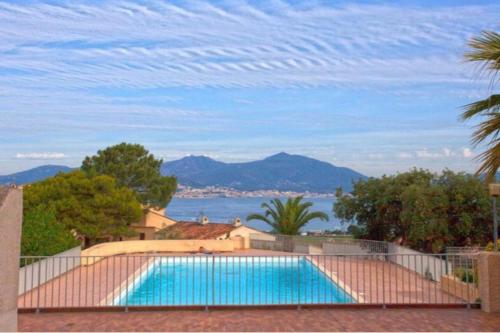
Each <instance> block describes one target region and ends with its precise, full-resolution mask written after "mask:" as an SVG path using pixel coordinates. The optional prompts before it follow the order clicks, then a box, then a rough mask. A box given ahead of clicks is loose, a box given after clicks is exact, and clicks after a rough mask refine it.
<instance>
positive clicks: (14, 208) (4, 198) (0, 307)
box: [0, 187, 23, 332]
mask: <svg viewBox="0 0 500 333" xmlns="http://www.w3.org/2000/svg"><path fill="white" fill-rule="evenodd" d="M22 218H23V192H22V190H21V189H18V188H5V187H4V188H1V187H0V253H1V255H0V331H2V332H10V331H17V290H18V285H19V281H18V280H19V255H20V246H21V229H22Z"/></svg>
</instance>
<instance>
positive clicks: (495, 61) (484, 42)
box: [465, 31, 500, 83]
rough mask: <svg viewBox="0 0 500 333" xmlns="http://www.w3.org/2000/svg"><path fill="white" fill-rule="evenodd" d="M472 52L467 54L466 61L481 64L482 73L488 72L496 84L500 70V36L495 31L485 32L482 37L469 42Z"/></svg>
mask: <svg viewBox="0 0 500 333" xmlns="http://www.w3.org/2000/svg"><path fill="white" fill-rule="evenodd" d="M469 47H470V48H471V49H472V50H471V51H469V52H467V53H465V59H466V60H467V61H472V62H481V63H482V66H481V71H488V72H489V73H488V75H491V76H492V83H494V80H495V75H496V73H497V72H498V71H499V70H500V34H499V33H497V32H494V31H483V32H482V33H481V35H480V36H478V37H473V38H472V39H471V40H470V41H469Z"/></svg>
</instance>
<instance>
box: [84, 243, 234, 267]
mask: <svg viewBox="0 0 500 333" xmlns="http://www.w3.org/2000/svg"><path fill="white" fill-rule="evenodd" d="M239 242H240V241H239V240H238V241H235V240H233V239H224V240H214V239H206V240H205V239H203V240H202V239H195V240H137V241H135V240H134V241H122V242H108V243H102V244H98V245H95V246H92V247H90V248H88V249H86V250H84V251H82V256H84V257H85V256H89V257H95V258H88V260H85V262H83V263H82V265H87V263H88V264H91V263H93V262H95V261H97V260H100V259H101V258H100V257H106V256H113V255H117V254H135V253H151V252H194V251H198V250H199V249H200V248H201V247H203V248H204V249H205V250H206V251H212V252H232V251H234V250H235V249H238V244H239Z"/></svg>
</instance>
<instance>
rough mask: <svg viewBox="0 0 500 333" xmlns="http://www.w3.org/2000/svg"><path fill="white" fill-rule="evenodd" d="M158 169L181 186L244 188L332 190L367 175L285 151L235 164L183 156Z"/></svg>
mask: <svg viewBox="0 0 500 333" xmlns="http://www.w3.org/2000/svg"><path fill="white" fill-rule="evenodd" d="M161 171H162V174H165V175H175V176H177V177H178V180H179V183H181V184H183V185H188V186H192V187H207V186H217V187H230V188H234V189H236V190H243V191H256V190H280V191H296V192H306V191H309V192H317V193H331V192H334V191H335V189H336V188H337V187H339V186H341V187H343V188H344V189H345V190H350V189H351V188H352V181H354V180H357V179H360V178H363V179H364V178H366V176H364V175H362V174H361V173H359V172H357V171H354V170H352V169H349V168H346V167H337V166H334V165H332V164H330V163H327V162H323V161H319V160H316V159H313V158H310V157H306V156H302V155H292V154H287V153H285V152H281V153H278V154H275V155H271V156H268V157H266V158H264V159H262V160H257V161H251V162H238V163H225V162H220V161H216V160H214V159H211V158H209V157H206V156H186V157H184V158H181V159H179V160H175V161H170V162H164V163H163V165H162V168H161Z"/></svg>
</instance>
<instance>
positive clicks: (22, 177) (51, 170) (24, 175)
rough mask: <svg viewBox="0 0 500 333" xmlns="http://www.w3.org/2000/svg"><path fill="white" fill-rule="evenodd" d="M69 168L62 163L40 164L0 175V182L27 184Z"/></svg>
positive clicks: (69, 169) (66, 170)
mask: <svg viewBox="0 0 500 333" xmlns="http://www.w3.org/2000/svg"><path fill="white" fill-rule="evenodd" d="M71 170H73V169H72V168H70V167H67V166H64V165H42V166H39V167H36V168H33V169H29V170H25V171H21V172H17V173H13V174H10V175H6V176H0V184H17V185H22V184H29V183H34V182H37V181H40V180H44V179H45V178H48V177H52V176H55V175H56V174H58V173H59V172H69V171H71Z"/></svg>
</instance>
